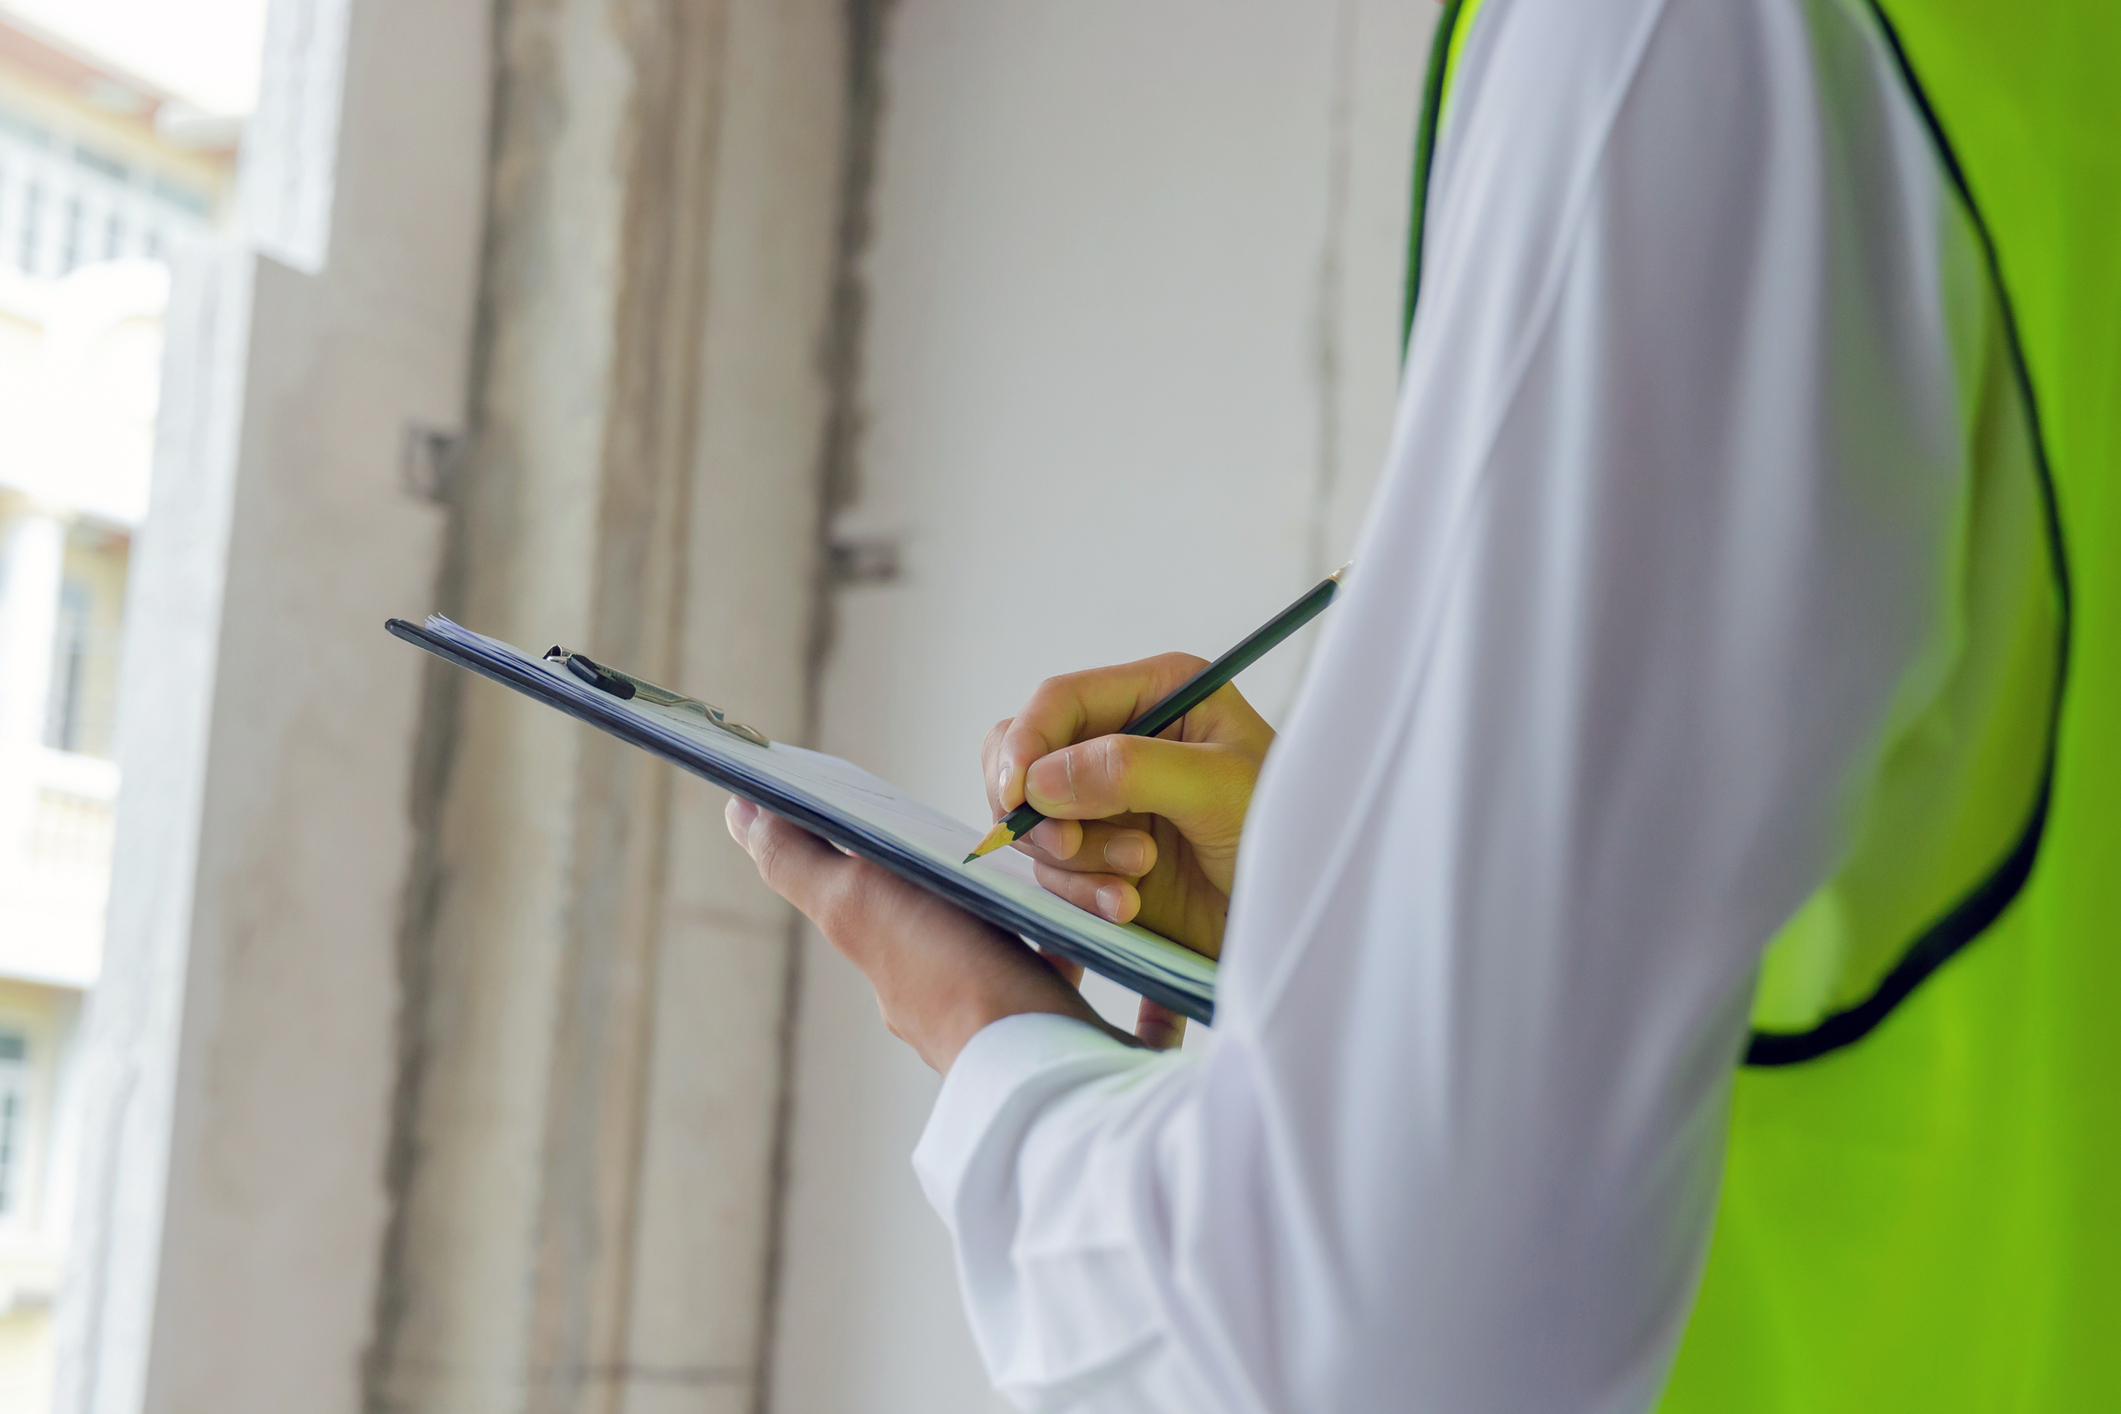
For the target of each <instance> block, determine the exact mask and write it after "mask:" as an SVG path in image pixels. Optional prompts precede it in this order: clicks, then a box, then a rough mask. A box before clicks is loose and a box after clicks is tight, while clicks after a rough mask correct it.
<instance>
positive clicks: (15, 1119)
mask: <svg viewBox="0 0 2121 1414" xmlns="http://www.w3.org/2000/svg"><path fill="white" fill-rule="evenodd" d="M28 1134H29V1038H28V1037H26V1036H24V1035H23V1034H22V1033H21V1032H19V1031H0V1219H7V1218H12V1217H14V1216H15V1215H16V1214H17V1213H18V1212H19V1211H20V1210H21V1207H22V1196H23V1195H22V1161H23V1152H22V1151H23V1148H24V1146H25V1143H26V1140H27V1138H28Z"/></svg>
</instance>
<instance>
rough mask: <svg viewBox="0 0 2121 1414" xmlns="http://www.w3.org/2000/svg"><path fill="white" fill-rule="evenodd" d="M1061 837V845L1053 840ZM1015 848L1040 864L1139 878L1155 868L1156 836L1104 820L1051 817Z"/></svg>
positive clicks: (1083, 871) (1077, 870)
mask: <svg viewBox="0 0 2121 1414" xmlns="http://www.w3.org/2000/svg"><path fill="white" fill-rule="evenodd" d="M1056 837H1057V838H1059V839H1060V841H1061V844H1060V845H1058V846H1056V845H1054V844H1053V843H1052V841H1053V840H1054V839H1055V838H1056ZM1016 847H1017V848H1018V849H1020V850H1022V851H1023V852H1024V853H1025V854H1028V855H1030V856H1031V857H1032V858H1033V859H1035V860H1037V861H1038V862H1039V863H1041V864H1050V865H1052V866H1054V867H1055V868H1058V869H1068V870H1073V871H1075V872H1077V873H1085V872H1087V873H1094V874H1095V873H1102V874H1118V875H1121V876H1123V877H1125V878H1129V879H1139V878H1140V877H1141V876H1142V875H1144V874H1146V873H1148V872H1149V871H1150V870H1151V869H1154V868H1155V867H1156V837H1155V836H1154V835H1152V834H1150V833H1149V832H1148V831H1147V830H1140V829H1135V828H1134V827H1132V826H1130V825H1115V824H1113V823H1111V822H1110V821H1104V820H1048V821H1046V822H1045V823H1044V824H1042V825H1040V826H1039V827H1038V828H1037V829H1035V830H1033V831H1032V832H1031V833H1030V834H1028V835H1026V836H1024V838H1023V839H1021V840H1019V841H1018V842H1017V845H1016Z"/></svg>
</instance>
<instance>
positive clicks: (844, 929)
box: [725, 800, 1124, 1071]
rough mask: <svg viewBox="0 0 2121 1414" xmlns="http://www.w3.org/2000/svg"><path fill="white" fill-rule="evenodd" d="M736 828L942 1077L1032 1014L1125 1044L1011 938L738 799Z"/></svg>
mask: <svg viewBox="0 0 2121 1414" xmlns="http://www.w3.org/2000/svg"><path fill="white" fill-rule="evenodd" d="M725 818H726V819H727V820H728V823H729V833H730V834H731V835H732V836H734V837H735V839H736V842H737V843H738V844H740V845H742V846H743V847H744V849H745V850H746V851H747V852H748V853H749V854H750V855H751V858H752V861H753V862H754V863H756V864H757V865H758V868H759V874H760V876H761V877H762V878H764V879H765V881H766V883H767V884H768V885H769V886H771V887H772V889H773V891H774V892H775V893H778V894H780V895H781V896H782V897H783V898H785V899H787V900H788V901H789V902H790V903H792V904H794V905H795V906H796V907H797V908H799V909H801V910H802V911H803V912H804V913H806V914H808V915H809V917H810V919H811V921H812V922H814V923H816V924H817V926H818V929H819V931H821V932H822V933H824V935H825V938H826V940H827V941H828V942H830V943H831V944H832V945H833V946H834V947H836V948H838V949H839V950H840V951H841V952H842V953H844V954H845V955H846V956H847V957H848V959H849V960H850V961H852V962H853V963H854V965H855V966H857V967H859V968H861V969H862V971H863V972H864V973H866V974H867V975H868V978H869V981H870V984H871V985H872V986H874V987H875V988H876V1004H877V1007H878V1009H879V1010H881V1011H882V1012H883V1014H884V1024H885V1025H886V1026H888V1027H890V1028H891V1033H892V1034H893V1035H894V1036H897V1037H898V1038H899V1039H900V1040H902V1041H904V1042H906V1043H907V1044H908V1045H910V1046H912V1047H913V1049H914V1050H915V1051H917V1052H919V1054H920V1057H921V1059H922V1060H924V1061H926V1062H928V1064H929V1065H931V1066H933V1067H935V1069H936V1070H938V1071H947V1070H949V1069H950V1064H951V1062H952V1061H954V1060H956V1059H957V1053H958V1052H959V1051H960V1050H962V1049H963V1048H964V1045H965V1043H966V1042H967V1041H969V1040H971V1039H972V1038H973V1037H974V1036H976V1035H978V1034H979V1032H980V1030H981V1029H982V1028H983V1027H985V1026H986V1025H987V1024H988V1023H990V1022H994V1021H999V1020H1000V1019H1001V1018H1003V1017H1005V1016H1015V1015H1018V1014H1020V1013H1023V1012H1052V1013H1054V1014H1056V1015H1060V1016H1072V1017H1074V1018H1076V1019H1077V1020H1080V1021H1086V1022H1088V1023H1090V1024H1091V1025H1092V1026H1096V1027H1098V1028H1099V1029H1100V1030H1104V1031H1108V1032H1112V1034H1113V1035H1118V1034H1119V1033H1118V1032H1114V1031H1112V1028H1111V1027H1109V1026H1106V1025H1105V1024H1104V1022H1102V1021H1100V1020H1099V1019H1098V1016H1097V1013H1096V1012H1095V1011H1093V1010H1092V1009H1091V1007H1090V1004H1089V1003H1088V1002H1086V1001H1084V1000H1083V996H1082V993H1080V992H1078V991H1077V990H1076V989H1075V987H1074V986H1073V984H1072V983H1071V982H1070V981H1069V980H1068V979H1065V978H1063V977H1062V976H1061V974H1060V973H1058V972H1056V971H1055V970H1054V969H1053V967H1052V966H1051V965H1050V964H1048V963H1047V962H1046V961H1045V960H1044V959H1043V958H1041V957H1040V956H1039V955H1038V954H1037V953H1035V952H1033V951H1032V950H1031V949H1029V948H1027V947H1025V946H1024V945H1023V944H1022V943H1021V942H1019V941H1017V940H1016V939H1015V938H1013V937H1011V936H1010V935H1009V934H1007V933H1004V932H1002V931H1001V930H1000V929H999V928H993V927H989V926H988V925H987V924H985V923H982V922H981V921H979V920H978V919H977V918H974V917H973V916H972V915H971V914H969V913H966V912H965V911H964V910H962V909H960V908H957V907H955V906H954V905H952V904H948V903H945V902H944V901H943V900H941V899H939V898H937V897H936V896H935V895H933V894H931V893H928V892H927V891H925V890H923V889H918V888H915V887H914V886H913V885H911V884H909V883H907V882H905V881H904V880H903V879H900V878H897V877H896V876H894V875H893V874H891V873H890V872H889V871H888V870H885V869H880V868H878V867H877V866H876V865H874V864H870V863H868V862H866V861H865V860H860V859H856V858H854V857H853V856H851V855H846V854H842V853H840V852H839V851H838V850H836V849H834V848H833V847H832V846H831V845H829V844H827V843H825V842H824V841H823V840H821V839H819V838H818V837H817V836H815V835H813V834H810V833H808V832H807V831H805V830H803V829H802V828H801V827H799V826H796V825H791V824H789V823H788V822H787V821H786V820H783V819H781V818H780V817H778V816H776V815H771V814H768V813H767V812H766V811H763V810H761V809H759V808H758V807H757V806H756V805H753V804H751V803H750V802H749V801H745V800H732V801H730V802H729V808H728V811H727V812H726V815H725ZM1123 1039H1124V1038H1123Z"/></svg>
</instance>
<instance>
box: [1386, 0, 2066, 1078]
mask: <svg viewBox="0 0 2121 1414" xmlns="http://www.w3.org/2000/svg"><path fill="white" fill-rule="evenodd" d="M1866 5H1867V8H1868V9H1869V10H1870V12H1871V16H1872V18H1873V19H1875V20H1876V21H1877V23H1878V28H1879V32H1880V33H1881V34H1882V35H1883V36H1884V38H1885V42H1886V47H1887V48H1888V49H1890V50H1891V51H1892V55H1893V63H1894V66H1895V67H1896V68H1897V69H1898V70H1899V72H1900V78H1901V81H1902V82H1903V83H1904V84H1905V85H1906V86H1907V91H1908V94H1909V96H1910V97H1911V98H1912V99H1913V100H1914V103H1915V107H1916V110H1917V111H1918V112H1919V113H1920V114H1921V115H1922V122H1923V126H1924V127H1925V128H1926V129H1927V130H1928V131H1929V135H1930V141H1931V142H1932V144H1934V146H1935V149H1936V152H1937V156H1938V159H1939V161H1941V162H1942V163H1943V166H1944V169H1945V173H1946V175H1947V176H1948V177H1950V179H1951V184H1952V189H1953V190H1954V191H1956V192H1957V193H1958V195H1959V201H1960V204H1961V205H1962V206H1963V207H1964V208H1965V210H1966V213H1967V218H1968V220H1969V221H1971V222H1972V224H1973V227H1974V233H1975V235H1976V236H1977V237H1978V238H1979V240H1980V242H1981V251H1982V255H1983V258H1984V260H1985V262H1986V264H1987V266H1988V273H1989V280H1990V282H1991V284H1992V285H1993V287H1994V289H1995V292H1996V302H1997V306H1998V308H1999V309H2000V310H2001V312H2002V318H2003V333H2004V343H2005V346H2006V347H2007V348H2008V350H2009V353H2010V363H2011V376H2012V379H2013V381H2014V382H2015V383H2016V384H2017V385H2018V394H2019V397H2020V399H2021V400H2022V402H2023V405H2024V408H2025V421H2026V430H2027V432H2028V433H2029V435H2030V437H2031V440H2032V450H2033V468H2034V472H2035V475H2036V476H2037V478H2038V481H2039V486H2040V506H2041V512H2042V515H2043V517H2044V521H2045V529H2046V532H2047V549H2048V562H2049V565H2050V567H2051V569H2052V570H2053V573H2054V580H2055V595H2056V624H2057V632H2056V636H2057V638H2058V640H2059V642H2058V643H2057V645H2056V651H2055V690H2054V696H2053V699H2052V700H2051V701H2050V703H2049V704H2048V713H2047V750H2046V753H2045V756H2044V758H2043V761H2042V764H2041V772H2040V786H2039V790H2038V792H2037V794H2036V795H2035V796H2034V799H2033V805H2032V809H2031V811H2030V812H2029V813H2028V815H2027V818H2026V821H2025V825H2024V826H2023V828H2022V829H2021V830H2020V831H2019V833H2018V839H2017V842H2016V843H2015V844H2013V845H2012V846H2011V848H2010V851H2009V852H2008V853H2007V854H2005V855H2004V857H2003V858H2002V860H2001V861H1999V862H1998V863H1997V865H1996V867H1995V868H1994V869H1992V870H1990V871H1989V873H1988V875H1987V876H1986V877H1985V878H1983V879H1982V880H1981V881H1980V882H1979V883H1978V884H1976V885H1975V886H1974V887H1973V888H1972V889H1971V890H1969V891H1968V892H1967V894H1966V895H1965V896H1964V897H1963V898H1961V899H1960V900H1959V901H1958V902H1957V903H1956V904H1954V905H1953V906H1952V907H1951V908H1950V909H1948V910H1947V911H1946V912H1945V913H1944V915H1943V916H1942V917H1940V918H1939V919H1937V921H1936V922H1934V923H1932V924H1931V925H1930V926H1929V927H1927V928H1925V929H1924V930H1923V931H1922V932H1921V933H1920V934H1919V935H1918V936H1917V937H1916V938H1915V940H1914V941H1913V942H1911V943H1909V944H1908V946H1907V948H1906V950H1905V951H1903V952H1902V953H1901V956H1900V961H1899V962H1897V963H1895V964H1894V965H1893V967H1892V970H1891V971H1889V972H1887V973H1886V975H1885V977H1884V978H1883V979H1882V980H1880V982H1879V983H1878V985H1877V987H1876V988H1874V989H1873V990H1872V992H1871V994H1870V995H1869V996H1868V997H1865V998H1864V999H1863V1000H1862V1001H1861V1002H1858V1003H1857V1004H1856V1005H1854V1006H1852V1007H1847V1008H1845V1009H1843V1010H1841V1011H1837V1012H1834V1013H1833V1014H1832V1015H1830V1016H1827V1017H1825V1018H1824V1019H1823V1020H1821V1021H1820V1022H1818V1023H1817V1024H1816V1025H1814V1026H1812V1027H1810V1028H1809V1029H1807V1030H1804V1031H1758V1030H1756V1031H1754V1032H1753V1034H1752V1039H1751V1041H1750V1042H1749V1043H1748V1045H1747V1047H1746V1053H1745V1063H1746V1064H1747V1065H1750V1066H1784V1065H1797V1064H1801V1063H1803V1062H1805V1061H1811V1060H1817V1059H1818V1058H1819V1057H1821V1056H1824V1055H1828V1054H1830V1053H1832V1052H1834V1051H1838V1050H1840V1049H1841V1048H1842V1047H1844V1046H1849V1045H1853V1044H1854V1043H1855V1042H1857V1041H1860V1040H1862V1039H1863V1038H1864V1037H1865V1036H1868V1035H1869V1034H1870V1033H1871V1031H1872V1030H1873V1029H1875V1028H1876V1027H1877V1025H1878V1023H1879V1022H1881V1021H1883V1020H1885V1018H1886V1017H1887V1016H1889V1015H1891V1014H1892V1011H1893V1009H1894V1008H1895V1007H1897V1006H1899V1005H1900V1003H1901V1002H1903V1001H1905V1000H1906V999H1907V997H1908V996H1909V995H1910V994H1911V993H1913V992H1914V990H1915V989H1916V988H1917V987H1919V986H1921V985H1922V983H1923V982H1924V981H1925V980H1926V979H1927V978H1928V977H1929V975H1930V974H1931V973H1933V972H1935V971H1936V970H1937V969H1938V968H1940V967H1942V966H1943V965H1944V964H1945V963H1947V962H1949V961H1950V960H1951V959H1952V958H1953V957H1954V956H1956V955H1957V954H1958V953H1959V951H1960V949H1962V948H1964V947H1965V946H1966V945H1967V944H1969V943H1971V942H1973V941H1974V940H1975V939H1976V938H1978V937H1980V936H1981V935H1982V934H1983V933H1986V932H1987V931H1988V930H1989V928H1990V927H1991V926H1992V925H1993V924H1994V923H1995V921H1996V920H1997V919H1998V918H2000V917H2002V915H2003V912H2004V910H2005V909H2007V908H2009V907H2010V905H2011V903H2012V902H2013V901H2014V900H2015V899H2016V898H2017V897H2018V895H2019V894H2020V893H2021V892H2022V891H2023V890H2024V888H2025V884H2026V881H2027V880H2028V879H2029V878H2031V877H2032V872H2033V865H2034V863H2035V862H2036V861H2037V860H2038V858H2039V855H2040V844H2041V841H2042V839H2043V838H2044V837H2045V834H2046V831H2047V812H2048V805H2049V802H2050V801H2051V799H2052V798H2053V795H2054V785H2055V751H2056V746H2057V744H2058V742H2059V740H2060V737H2061V724H2062V699H2063V693H2064V689H2065V687H2066V686H2067V684H2068V680H2069V655H2070V642H2071V628H2072V623H2071V616H2072V595H2071V589H2070V574H2069V557H2068V553H2067V547H2066V544H2065V541H2064V538H2063V533H2062V515H2061V510H2060V507H2059V505H2058V502H2057V498H2056V494H2055V479H2054V473H2053V471H2052V469H2051V468H2050V467H2049V465H2048V459H2047V438H2046V435H2045V433H2043V432H2042V430H2041V425H2040V404H2039V400H2038V399H2037V398H2036V397H2035V396H2034V392H2033V379H2032V372H2031V370H2030V368H2029V367H2028V365H2027V363H2026V361H2025V349H2024V346H2023V344H2022V343H2021V342H2020V340H2019V337H2018V318H2017V312H2016V310H2015V308H2014V307H2013V305H2012V304H2011V298H2010V286H2009V285H2008V284H2007V283H2006V282H2005V281H2004V278H2003V262H2002V260H2001V258H2000V257H1999V256H1998V255H1997V253H1996V241H1995V238H1994V236H1993V235H1991V234H1990V232H1989V228H1988V221H1987V219H1986V218H1984V217H1983V216H1982V214H1981V208H1980V206H1979V205H1978V204H1977V203H1976V202H1975V201H1974V193H1973V188H1972V187H1971V186H1969V185H1968V183H1967V180H1966V173H1965V170H1964V169H1963V168H1962V167H1961V166H1960V164H1959V155H1958V153H1957V152H1956V151H1955V150H1954V149H1953V147H1952V144H1951V140H1950V138H1948V137H1947V136H1946V135H1945V131H1944V125H1943V123H1941V122H1940V121H1939V120H1938V118H1937V112H1936V110H1935V109H1934V108H1933V107H1931V106H1930V100H1929V94H1928V93H1927V92H1926V91H1925V90H1924V89H1923V87H1922V82H1921V80H1920V79H1919V78H1917V77H1916V74H1915V67H1914V65H1913V64H1912V63H1911V62H1909V60H1908V56H1907V50H1906V49H1905V48H1904V47H1903V46H1902V44H1901V42H1900V32H1899V31H1898V30H1897V29H1896V28H1894V26H1893V22H1892V19H1891V18H1890V17H1889V16H1888V15H1887V14H1886V13H1885V8H1884V6H1883V4H1882V3H1881V0H1866ZM1462 8H1463V0H1447V3H1446V4H1445V6H1444V10H1443V13H1442V14H1441V15H1440V16H1439V17H1438V18H1437V21H1436V29H1435V31H1434V37H1433V38H1432V39H1431V41H1430V44H1429V66H1428V78H1427V84H1426V87H1425V88H1424V90H1423V93H1422V102H1421V127H1420V130H1419V133H1418V135H1417V136H1416V138H1415V143H1414V191H1413V208H1414V209H1413V214H1412V217H1411V219H1410V221H1409V226H1410V230H1409V233H1408V250H1407V294H1406V323H1405V326H1404V328H1403V329H1402V331H1401V339H1402V347H1404V345H1405V343H1406V342H1407V341H1410V340H1411V339H1412V338H1413V333H1414V306H1415V301H1416V300H1417V299H1418V298H1419V296H1420V293H1421V247H1422V235H1423V228H1424V226H1425V225H1426V218H1427V214H1428V200H1429V175H1430V168H1431V164H1432V162H1433V161H1434V158H1435V153H1436V136H1437V128H1438V126H1439V125H1440V123H1441V121H1442V114H1443V97H1444V95H1443V87H1444V71H1445V69H1446V67H1447V63H1448V58H1449V55H1450V50H1451V38H1452V33H1453V31H1454V30H1455V29H1456V28H1457V24H1458V16H1459V13H1460V11H1461V9H1462Z"/></svg>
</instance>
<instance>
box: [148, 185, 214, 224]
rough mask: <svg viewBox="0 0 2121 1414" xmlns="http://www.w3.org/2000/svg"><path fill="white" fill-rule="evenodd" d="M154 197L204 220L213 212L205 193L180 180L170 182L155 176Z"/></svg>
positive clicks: (166, 204) (164, 203)
mask: <svg viewBox="0 0 2121 1414" xmlns="http://www.w3.org/2000/svg"><path fill="white" fill-rule="evenodd" d="M155 199H156V200H157V201H160V202H161V203H162V204H163V205H165V206H172V207H175V208H176V209H177V210H179V211H182V212H184V213H185V214H187V215H190V216H196V217H199V218H200V219H201V220H204V219H205V218H206V217H207V216H209V215H211V214H212V213H213V209H214V207H213V203H212V202H211V201H210V200H208V199H207V196H206V193H204V192H202V191H199V190H197V189H196V188H193V187H188V186H186V185H184V184H183V183H182V182H172V181H170V180H168V179H167V178H164V177H157V178H155Z"/></svg>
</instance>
